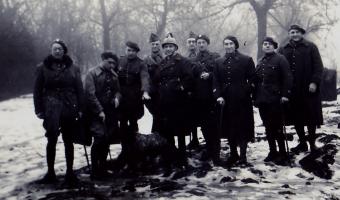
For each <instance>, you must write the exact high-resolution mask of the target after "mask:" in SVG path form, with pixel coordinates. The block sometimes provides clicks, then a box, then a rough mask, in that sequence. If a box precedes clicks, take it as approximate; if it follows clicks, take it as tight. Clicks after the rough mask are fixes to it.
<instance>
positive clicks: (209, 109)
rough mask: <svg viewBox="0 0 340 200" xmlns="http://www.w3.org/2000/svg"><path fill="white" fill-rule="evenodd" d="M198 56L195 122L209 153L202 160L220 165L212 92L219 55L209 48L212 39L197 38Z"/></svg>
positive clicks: (195, 77)
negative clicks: (209, 160)
mask: <svg viewBox="0 0 340 200" xmlns="http://www.w3.org/2000/svg"><path fill="white" fill-rule="evenodd" d="M196 42H197V47H198V50H199V51H198V54H197V56H196V58H194V59H193V62H194V67H193V76H194V81H195V84H194V91H193V100H194V109H193V110H194V115H193V116H194V118H195V119H194V120H195V122H196V123H197V124H196V125H197V126H200V127H201V129H202V133H203V136H204V139H205V141H206V147H207V152H206V154H203V156H202V159H203V160H206V159H212V160H213V161H214V163H215V164H217V163H219V160H220V159H219V155H220V139H219V137H218V131H217V123H216V121H217V118H216V113H215V109H216V108H215V104H216V103H215V100H214V96H213V92H212V80H213V71H214V68H215V66H216V62H215V61H216V59H217V58H219V57H220V55H219V54H217V53H213V52H210V51H209V50H208V46H209V44H210V39H209V38H208V36H206V35H198V36H197V37H196Z"/></svg>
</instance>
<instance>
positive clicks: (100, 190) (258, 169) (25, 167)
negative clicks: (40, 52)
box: [0, 95, 340, 200]
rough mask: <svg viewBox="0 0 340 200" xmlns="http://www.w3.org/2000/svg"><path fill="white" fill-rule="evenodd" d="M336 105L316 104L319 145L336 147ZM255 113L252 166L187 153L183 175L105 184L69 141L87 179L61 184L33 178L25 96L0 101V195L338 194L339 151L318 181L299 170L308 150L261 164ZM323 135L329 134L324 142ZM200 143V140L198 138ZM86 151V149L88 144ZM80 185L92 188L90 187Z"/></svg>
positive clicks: (60, 158) (32, 124)
mask: <svg viewBox="0 0 340 200" xmlns="http://www.w3.org/2000/svg"><path fill="white" fill-rule="evenodd" d="M338 99H339V98H338ZM339 103H340V100H338V102H328V103H327V106H326V107H325V108H324V109H323V112H324V118H325V125H324V126H322V128H321V129H318V130H317V133H319V134H320V137H319V138H318V141H317V145H318V146H319V147H322V146H324V145H325V144H328V145H329V144H331V145H333V146H335V147H336V148H335V149H339V146H340V140H339V136H340V129H338V128H337V124H338V123H339V122H340V111H339V110H340V105H339ZM255 112H256V138H257V141H256V142H255V143H251V144H250V145H249V149H248V152H247V154H248V161H249V162H250V163H251V164H252V166H247V167H233V168H230V169H226V168H223V167H214V166H213V165H212V163H201V162H199V161H198V159H196V157H197V156H196V157H195V156H192V157H191V158H190V160H189V164H190V166H192V169H193V170H191V172H190V173H187V174H186V175H185V176H178V174H175V173H174V174H172V175H171V176H169V177H162V175H157V174H156V175H148V176H145V177H139V178H138V180H137V179H136V180H133V179H131V178H126V179H124V178H117V179H113V178H112V180H111V181H106V182H96V183H93V182H90V181H88V180H89V174H88V173H87V172H86V170H84V169H85V168H86V165H87V164H86V159H85V157H84V150H83V147H82V146H80V145H75V166H74V168H75V169H76V170H77V169H80V170H77V172H78V174H79V177H80V179H81V180H85V181H86V180H87V182H86V183H87V184H88V185H90V186H88V187H87V186H84V187H82V188H77V189H65V188H58V187H53V186H44V185H38V184H35V183H34V181H36V180H38V179H39V178H41V177H42V176H43V175H44V174H45V172H46V168H47V166H46V161H45V145H46V139H45V137H44V130H43V128H42V121H41V120H39V119H37V118H36V117H35V115H34V109H33V100H32V95H26V96H22V97H20V98H15V99H11V100H8V101H3V102H0V199H132V198H139V199H154V198H155V199H195V200H196V199H308V200H310V199H329V200H331V199H332V200H334V199H340V154H339V153H337V154H336V155H335V157H334V159H335V162H334V164H332V165H329V167H330V170H331V171H332V177H331V179H325V178H320V177H318V176H316V175H315V174H314V173H310V172H307V171H306V170H303V169H302V168H301V166H300V163H299V161H300V160H301V159H303V158H304V157H305V156H307V155H308V154H309V153H306V154H300V155H298V156H295V157H294V159H293V167H289V166H288V167H287V166H285V167H283V166H276V165H273V164H265V163H264V162H263V159H264V158H265V157H266V155H267V153H268V145H267V142H266V141H265V140H261V138H263V137H264V127H262V126H261V120H260V119H259V116H258V113H257V111H256V110H255ZM151 121H152V120H151V116H150V114H149V113H148V112H147V111H146V115H145V117H144V118H143V119H142V120H140V121H139V125H140V130H141V132H142V133H148V132H150V129H151ZM287 132H288V133H294V130H293V129H292V128H291V127H287ZM325 134H327V135H332V136H333V137H328V139H329V138H331V139H329V140H327V137H326V135H325ZM336 136H338V137H336ZM200 137H201V136H200ZM322 138H326V139H322ZM187 139H188V140H189V137H188V138H187ZM200 141H201V145H203V143H204V140H203V139H202V137H201V139H200ZM296 144H297V136H296V135H294V141H292V142H289V145H290V147H293V146H295V145H296ZM222 146H223V148H222V153H221V157H222V158H224V159H225V158H226V154H227V153H228V152H229V150H228V149H227V148H226V146H227V145H226V143H225V141H223V142H222ZM63 148H64V147H63V144H62V141H61V138H59V142H58V145H57V157H56V164H55V168H56V173H57V175H58V177H59V178H60V179H62V176H63V174H64V173H65V158H64V149H63ZM87 149H88V153H90V148H87ZM119 152H120V146H119V145H111V154H112V157H113V158H115V157H116V156H117V155H118V154H119ZM333 155H334V154H333ZM318 159H319V160H320V159H321V158H318ZM166 183H169V184H168V185H166ZM170 183H171V184H170ZM91 184H92V185H91ZM87 188H92V189H91V192H89V191H87ZM65 194H67V195H65Z"/></svg>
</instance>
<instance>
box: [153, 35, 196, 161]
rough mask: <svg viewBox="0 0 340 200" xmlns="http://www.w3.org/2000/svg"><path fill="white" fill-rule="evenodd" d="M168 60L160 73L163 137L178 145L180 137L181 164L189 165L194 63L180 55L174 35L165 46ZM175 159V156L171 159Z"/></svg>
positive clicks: (168, 38) (165, 59)
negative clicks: (188, 137) (188, 142)
mask: <svg viewBox="0 0 340 200" xmlns="http://www.w3.org/2000/svg"><path fill="white" fill-rule="evenodd" d="M162 47H163V49H164V53H165V55H166V57H165V58H164V59H163V61H162V62H161V65H160V66H161V67H160V70H159V75H158V77H159V79H158V80H159V88H160V90H159V93H160V111H161V120H162V126H161V135H163V136H164V137H165V138H167V140H168V141H169V143H171V144H173V145H175V140H174V136H177V137H178V150H179V151H178V152H179V154H178V157H177V158H178V161H179V164H180V165H181V166H186V165H187V157H186V146H185V145H186V144H185V136H186V135H188V134H189V133H190V129H191V124H192V123H191V120H190V118H189V116H190V111H191V109H190V104H191V102H190V99H191V97H190V95H191V93H192V84H193V77H192V72H191V62H190V61H189V60H188V59H186V58H184V57H183V56H181V55H180V54H178V53H177V52H176V51H177V49H178V45H177V43H176V40H175V38H174V37H173V36H172V34H169V35H168V37H166V38H165V39H164V41H163V43H162ZM170 156H171V155H170Z"/></svg>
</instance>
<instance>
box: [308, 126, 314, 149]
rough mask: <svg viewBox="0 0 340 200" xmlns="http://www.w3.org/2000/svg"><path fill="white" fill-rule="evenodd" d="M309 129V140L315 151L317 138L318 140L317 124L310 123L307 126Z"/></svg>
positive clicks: (311, 147)
mask: <svg viewBox="0 0 340 200" xmlns="http://www.w3.org/2000/svg"><path fill="white" fill-rule="evenodd" d="M307 129H308V141H309V145H310V149H311V151H314V150H315V149H316V146H315V140H316V134H315V132H316V126H315V125H309V126H307Z"/></svg>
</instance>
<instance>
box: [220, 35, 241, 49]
mask: <svg viewBox="0 0 340 200" xmlns="http://www.w3.org/2000/svg"><path fill="white" fill-rule="evenodd" d="M225 40H231V41H232V42H233V43H234V44H235V49H238V48H239V47H240V45H239V43H238V40H237V38H236V37H235V36H232V35H228V36H227V37H225V38H224V39H223V42H224V41H225Z"/></svg>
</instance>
